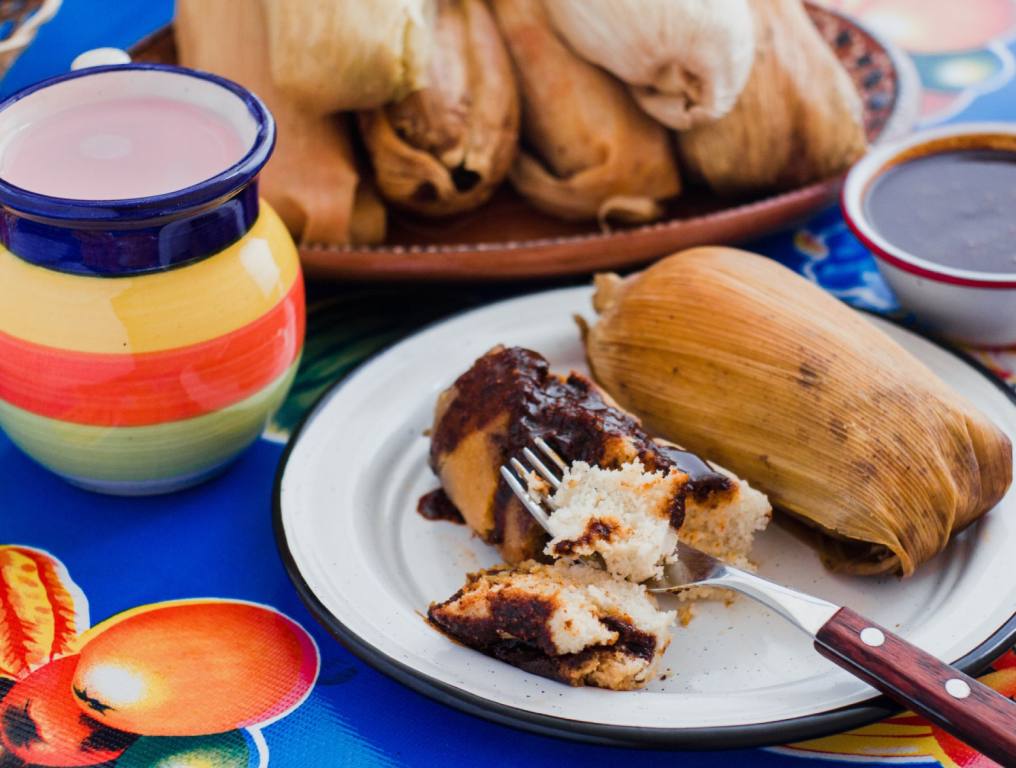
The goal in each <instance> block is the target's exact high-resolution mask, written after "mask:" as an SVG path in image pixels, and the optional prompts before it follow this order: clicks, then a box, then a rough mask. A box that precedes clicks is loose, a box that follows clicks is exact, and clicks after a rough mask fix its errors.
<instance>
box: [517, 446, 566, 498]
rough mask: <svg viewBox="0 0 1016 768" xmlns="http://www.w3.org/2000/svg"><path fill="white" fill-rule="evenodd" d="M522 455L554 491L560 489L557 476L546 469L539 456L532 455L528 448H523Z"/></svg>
mask: <svg viewBox="0 0 1016 768" xmlns="http://www.w3.org/2000/svg"><path fill="white" fill-rule="evenodd" d="M522 455H523V456H525V457H526V461H528V462H529V463H530V464H532V465H533V466H534V467H536V471H537V472H539V473H540V474H541V475H543V479H544V480H546V481H547V482H548V483H550V484H551V485H552V486H553V487H554V488H555V489H556V488H560V487H561V481H560V480H558V479H557V476H556V475H555V474H554V473H553V472H551V471H550V470H549V469H548V468H547V465H546V464H544V463H543V462H542V461H540V457H539V456H537V455H536V454H535V453H533V452H532V451H531V450H530V449H529V448H523V449H522ZM516 469H517V468H516Z"/></svg>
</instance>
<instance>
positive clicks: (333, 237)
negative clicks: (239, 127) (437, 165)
mask: <svg viewBox="0 0 1016 768" xmlns="http://www.w3.org/2000/svg"><path fill="white" fill-rule="evenodd" d="M265 23H266V22H265V17H264V13H263V12H262V9H261V6H260V4H259V3H248V2H246V0H216V2H214V3H204V2H200V0H178V2H177V4H176V22H175V30H176V41H177V48H178V50H179V56H180V63H181V64H184V65H186V66H189V67H195V68H197V69H204V70H208V71H210V72H215V73H217V74H220V75H224V76H225V77H228V78H231V79H232V80H235V81H237V82H238V83H240V84H241V85H244V86H246V87H247V88H250V89H251V90H252V91H254V92H255V93H256V94H257V95H258V96H260V97H261V98H262V99H263V100H264V102H265V104H267V106H268V108H269V109H270V110H271V112H272V114H273V115H274V117H275V123H276V129H277V133H276V135H277V139H276V144H275V153H274V155H273V156H272V159H271V160H270V161H269V162H268V165H266V166H265V169H264V171H262V173H261V177H260V185H261V186H260V188H261V194H262V195H263V196H264V197H265V199H266V200H268V202H269V203H270V204H271V206H272V207H273V208H275V210H276V211H278V213H279V215H280V216H281V217H282V220H283V221H285V222H286V226H287V227H289V229H290V231H292V232H293V234H294V235H295V236H296V237H297V238H299V239H302V240H303V241H305V242H326V243H349V242H352V243H358V244H362V243H374V242H380V241H381V240H383V239H384V233H385V211H384V207H383V206H382V205H381V203H380V201H379V200H378V198H377V195H376V194H375V193H374V191H373V189H372V188H371V187H370V186H369V185H368V184H365V183H364V181H363V180H362V179H361V178H360V174H359V173H358V172H357V168H356V165H355V162H354V156H353V149H352V146H351V144H350V137H349V125H348V121H347V120H346V119H345V118H343V117H341V116H331V115H316V114H312V113H308V112H307V111H306V110H304V109H303V108H302V107H300V106H298V105H297V104H295V103H294V102H293V100H292V99H291V98H289V97H287V96H286V95H284V94H283V93H281V92H280V91H279V89H278V88H276V87H275V85H274V84H273V83H272V79H271V77H270V75H269V73H268V64H267V62H266V61H265V57H264V49H265V45H266V39H267V31H266V27H265Z"/></svg>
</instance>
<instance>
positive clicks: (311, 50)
mask: <svg viewBox="0 0 1016 768" xmlns="http://www.w3.org/2000/svg"><path fill="white" fill-rule="evenodd" d="M216 2H218V0H216ZM259 2H260V3H263V4H264V10H265V13H266V16H267V21H268V37H267V46H261V47H258V48H256V49H255V50H254V51H253V52H252V54H256V55H259V56H264V55H265V51H267V52H268V58H269V61H270V62H271V74H272V79H273V80H274V81H275V84H276V85H277V86H278V87H279V89H280V90H281V91H282V92H283V93H285V94H286V95H287V96H288V97H290V98H291V99H293V100H294V101H296V102H297V103H298V104H300V105H301V106H302V107H304V108H305V109H309V110H311V111H313V112H317V113H319V114H327V113H329V112H339V111H350V110H357V109H372V108H374V107H379V106H381V105H382V104H385V103H386V102H388V101H391V100H392V99H400V98H402V97H403V96H405V95H407V94H409V93H412V92H413V91H415V90H417V89H419V88H421V87H422V86H423V85H424V83H425V70H426V66H427V60H428V58H429V56H430V52H431V39H430V30H429V26H428V16H429V13H430V10H431V8H430V0H369V1H368V2H364V0H259ZM215 4H216V3H215V2H213V3H206V5H208V6H213V5H215ZM255 4H257V3H255V2H248V3H244V4H243V8H244V12H249V11H250V10H251V6H253V5H255ZM220 29H221V28H220ZM220 29H216V31H220Z"/></svg>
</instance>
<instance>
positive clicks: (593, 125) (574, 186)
mask: <svg viewBox="0 0 1016 768" xmlns="http://www.w3.org/2000/svg"><path fill="white" fill-rule="evenodd" d="M491 5H492V7H493V8H494V13H495V16H496V17H497V21H498V25H499V26H500V28H501V33H502V35H503V36H504V39H505V42H506V43H507V45H508V50H509V52H510V54H511V56H512V60H513V62H514V65H515V72H516V76H517V78H518V84H519V93H520V95H521V97H522V133H523V142H524V146H525V147H526V149H527V151H520V152H519V155H518V157H517V159H516V161H515V165H514V166H513V167H512V170H511V173H510V174H509V178H510V179H511V182H512V184H513V185H514V186H515V188H516V189H517V190H518V191H519V192H520V193H521V194H522V195H523V196H525V197H526V198H528V199H529V201H530V202H532V203H533V204H534V205H536V206H537V207H539V208H541V209H543V210H545V211H548V212H549V213H552V214H554V215H556V216H560V217H562V218H566V219H592V218H599V219H600V220H601V221H603V220H606V219H616V220H620V221H650V220H652V219H655V218H657V217H658V216H659V215H660V214H661V213H662V207H661V205H660V201H661V200H664V199H666V198H668V197H672V196H674V195H676V194H677V193H678V192H679V191H680V189H681V182H680V178H679V176H678V171H677V163H676V160H675V158H674V153H673V148H672V146H671V143H670V137H669V136H668V134H667V131H666V130H665V129H664V128H663V126H661V125H660V124H659V123H657V122H656V121H654V120H653V119H652V118H650V117H649V116H648V115H646V114H645V113H644V112H642V110H641V109H639V107H638V106H637V105H636V104H635V101H634V100H633V99H632V97H631V95H630V94H629V93H628V91H627V89H626V88H625V87H624V86H623V85H622V84H621V83H620V82H619V81H617V80H616V79H615V78H613V77H612V76H611V75H609V74H607V73H606V72H604V71H603V70H601V69H599V68H598V67H596V66H594V65H592V64H590V63H589V62H587V61H585V60H583V59H582V58H580V57H579V56H577V55H576V54H575V53H574V52H573V51H572V50H571V49H570V48H569V47H568V46H567V45H565V43H564V42H563V41H561V40H560V39H559V38H558V37H557V35H556V34H555V32H554V31H553V29H552V28H551V27H550V22H549V20H548V19H547V16H546V13H545V12H544V10H543V6H542V4H541V2H540V0H493V1H492V3H491Z"/></svg>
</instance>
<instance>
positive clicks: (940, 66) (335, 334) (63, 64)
mask: <svg viewBox="0 0 1016 768" xmlns="http://www.w3.org/2000/svg"><path fill="white" fill-rule="evenodd" d="M212 1H214V0H212ZM254 1H255V0H251V2H254ZM839 5H842V6H844V7H845V8H846V9H847V10H853V11H855V12H857V13H862V14H867V15H869V16H870V20H871V21H872V22H873V23H881V24H883V25H885V27H886V30H887V31H889V32H891V33H892V34H895V35H897V36H898V37H899V38H900V42H901V43H904V44H906V45H908V46H909V47H910V49H911V50H912V51H914V58H915V61H916V63H917V64H918V69H919V71H920V73H921V77H922V80H923V82H924V84H925V87H926V93H925V115H926V119H927V121H928V122H938V121H941V120H947V119H958V118H959V117H962V118H963V119H1016V81H1013V80H1012V79H1011V77H1012V73H1013V70H1014V67H1013V52H1012V49H1011V47H1009V43H1008V40H1009V38H1010V36H1011V31H1012V30H1013V29H1016V11H1014V8H1013V6H1012V4H1011V3H1009V2H1008V0H1006V2H990V1H989V0H984V2H971V3H969V4H963V7H964V8H966V9H967V15H968V16H969V15H970V14H973V19H971V18H967V19H966V21H965V22H963V23H964V24H965V25H966V26H963V25H962V24H960V23H959V22H956V21H955V20H954V17H953V15H951V14H952V11H951V10H950V8H951V7H952V6H954V5H958V4H953V3H951V2H948V1H943V2H925V3H921V4H919V3H917V2H905V1H904V0H894V1H890V0H870V2H849V1H848V0H843V2H840V3H839ZM171 13H172V3H171V2H169V0H101V1H100V0H64V7H63V9H62V10H61V12H60V14H59V15H58V16H57V18H56V19H55V20H54V21H53V22H51V23H50V24H48V25H47V26H45V27H44V28H43V29H42V31H41V32H40V34H39V37H38V39H37V41H36V42H35V43H34V44H33V45H32V47H31V49H30V50H29V51H28V52H26V53H25V54H24V55H23V56H22V57H21V59H20V60H18V61H17V62H16V63H15V65H14V67H13V68H12V70H11V71H10V73H9V74H8V76H7V78H6V79H5V80H4V82H3V84H2V90H3V92H4V93H5V94H6V93H10V92H11V91H12V90H13V89H16V88H18V87H20V86H23V85H25V84H27V83H29V82H33V81H35V80H38V79H40V78H41V77H44V76H47V75H51V74H56V73H58V72H61V71H63V70H65V69H66V68H67V66H68V64H69V62H70V60H71V59H72V58H73V57H74V56H75V55H76V54H77V53H80V52H81V51H83V50H86V49H88V48H91V47H95V46H99V45H114V46H120V47H128V46H129V45H131V44H132V43H133V42H135V41H136V40H137V39H139V38H140V37H142V36H143V35H145V34H147V33H149V32H151V31H153V30H154V29H156V28H157V27H159V26H161V25H163V24H165V23H167V22H168V21H169V20H170V17H171ZM978 14H980V15H978ZM961 15H962V14H961ZM936 20H938V21H937V22H936ZM919 21H920V22H922V23H923V22H930V23H929V24H923V26H922V24H921V23H918V22H919ZM975 22H976V23H975ZM907 23H910V26H906V24H907ZM936 23H937V26H936ZM901 24H903V26H902V27H901V26H900V25H901ZM978 24H979V25H980V26H978ZM894 25H895V26H894ZM928 29H931V30H933V31H935V32H934V34H932V33H930V32H928ZM922 35H923V37H922ZM936 46H937V47H936ZM752 247H754V248H756V249H757V250H760V251H762V252H764V253H767V254H769V255H772V256H774V257H775V258H778V259H780V260H781V261H783V262H784V263H787V264H788V265H790V266H792V267H794V268H795V269H797V270H799V271H801V272H802V273H804V274H806V275H807V276H808V277H810V278H811V279H813V280H815V281H817V282H819V283H820V284H821V285H823V286H824V287H825V288H827V289H828V290H830V291H831V292H833V293H834V294H836V295H838V296H840V297H841V298H843V299H844V300H846V301H848V302H850V303H852V304H855V305H857V306H861V307H865V308H868V309H873V310H876V311H879V312H886V313H892V312H895V311H897V306H896V304H895V301H894V299H893V297H892V295H891V293H890V292H889V291H888V289H887V288H886V286H885V284H884V283H883V282H882V280H881V278H880V277H879V276H878V273H877V272H876V271H875V269H874V265H873V263H872V260H871V257H870V255H869V254H868V253H867V252H866V251H865V250H864V249H863V248H862V247H861V246H860V245H859V243H858V242H857V241H856V240H855V239H854V238H853V237H852V236H851V235H850V234H849V233H848V232H847V230H846V228H845V226H844V224H843V222H842V219H841V218H840V216H839V214H838V212H837V211H836V210H834V209H830V210H828V211H825V212H823V213H821V214H819V215H817V216H816V217H815V218H813V219H812V220H811V221H810V222H809V223H808V224H807V225H806V226H804V227H803V228H800V229H797V230H794V231H791V232H783V233H777V234H774V235H772V236H771V237H768V238H765V239H764V240H762V241H760V242H758V243H755V244H753V246H752ZM435 290H436V289H435ZM516 290H517V289H516ZM502 293H503V289H497V288H476V289H465V288H462V289H441V290H440V291H436V294H438V298H437V299H435V298H434V296H431V297H430V298H428V299H426V300H424V299H421V298H420V297H419V295H418V294H413V293H412V291H409V292H407V291H406V289H393V288H389V287H383V286H355V287H349V286H345V287H343V286H312V287H311V298H312V299H313V300H312V302H311V314H310V322H309V329H308V341H307V354H306V360H305V364H304V368H303V370H302V371H301V376H300V382H299V384H298V386H297V388H296V389H295V391H294V394H293V397H292V398H291V399H290V401H289V402H288V403H287V405H286V407H285V408H284V409H283V411H282V413H281V415H280V416H279V418H278V419H277V421H276V424H275V425H274V431H275V434H284V433H285V431H286V430H287V429H288V427H289V426H291V425H292V423H293V422H294V420H295V419H296V418H297V417H298V415H299V413H300V412H301V410H302V409H303V408H304V407H306V405H307V403H308V402H309V401H310V400H311V399H312V398H313V397H314V396H315V395H316V394H317V393H318V392H319V391H320V390H321V388H322V387H323V386H326V385H327V384H329V383H330V382H332V381H334V380H336V379H337V378H339V377H341V376H342V375H344V374H345V373H347V372H348V370H349V369H350V368H351V367H352V366H353V365H355V364H356V363H357V362H358V361H359V360H360V359H362V357H363V356H364V355H365V354H366V353H368V352H369V351H372V350H374V349H377V348H379V347H381V346H384V345H386V344H389V343H391V342H392V341H394V340H395V339H396V338H398V337H400V336H402V335H404V334H405V333H407V332H409V331H411V330H412V329H413V328H415V327H418V326H419V325H420V324H422V323H424V322H426V321H429V320H432V319H434V318H435V317H438V316H440V315H442V314H445V313H447V312H449V311H451V310H453V309H455V308H461V307H464V306H471V305H476V304H478V303H482V302H484V301H489V300H491V299H492V298H496V297H498V296H499V295H502ZM364 307H369V308H370V311H369V312H365V311H363V308H364ZM365 316H369V318H368V319H367V320H364V317H365ZM348 317H357V318H359V321H358V323H359V324H357V323H345V322H344V318H348ZM364 323H366V325H364ZM982 359H983V360H984V361H985V362H987V363H989V364H991V365H993V366H995V368H996V369H997V370H998V371H999V372H1000V373H1002V374H1004V373H1007V372H1008V371H1011V370H1012V363H1011V360H1012V358H1011V356H1008V355H1007V353H1004V352H999V353H998V354H996V355H993V356H984V357H983V358H982ZM1010 375H1011V374H1010ZM282 448H283V445H282V443H281V442H280V441H279V440H278V439H277V438H276V439H263V440H260V441H259V442H258V443H256V444H255V445H254V446H253V447H252V448H251V449H250V450H249V451H248V452H246V453H245V454H244V455H243V456H242V458H241V459H240V460H239V461H238V462H237V464H236V465H235V466H234V467H233V468H232V469H231V470H230V471H229V472H228V473H226V474H224V475H223V476H221V477H219V478H217V479H215V480H213V481H211V482H209V483H207V484H205V485H203V486H201V487H199V488H196V489H192V490H189V491H185V492H182V493H178V494H175V495H171V496H166V497H160V498H146V499H121V498H109V497H103V496H96V495H92V494H90V493H87V492H83V491H80V490H77V489H75V488H72V487H70V486H68V485H66V484H64V483H63V482H61V481H59V480H57V479H56V478H54V477H53V476H51V475H50V474H48V473H47V472H46V471H44V470H42V469H41V468H39V467H38V466H36V465H35V464H33V463H32V462H31V461H30V460H28V459H27V458H25V457H24V456H23V455H22V454H21V453H20V452H19V451H17V450H16V449H15V448H14V446H13V445H12V444H11V443H10V442H9V441H8V440H7V439H6V438H5V437H2V436H0V489H2V496H0V545H2V544H8V545H15V546H17V547H28V548H35V549H38V550H44V551H45V552H47V553H49V555H50V556H52V558H54V559H55V560H57V561H59V562H60V563H62V564H63V565H64V566H66V569H67V573H66V575H65V577H64V578H65V580H66V581H70V582H73V583H74V584H76V585H77V587H79V588H80V591H81V593H83V595H84V598H85V599H86V600H87V607H88V610H87V614H88V620H89V621H90V623H91V624H93V625H94V624H97V623H99V622H100V621H102V620H104V619H106V618H108V617H110V616H113V615H114V614H117V613H118V612H121V611H125V610H128V609H132V608H135V607H137V606H143V605H148V604H153V603H160V602H163V601H168V600H175V599H181V598H195V597H213V598H238V599H243V600H249V601H253V602H255V603H259V604H264V605H269V606H272V607H273V608H275V609H276V610H278V611H279V612H281V613H283V614H286V615H288V616H289V617H292V618H293V619H295V620H296V621H297V622H299V623H300V624H301V625H302V626H303V627H304V628H305V629H306V630H307V631H308V632H309V633H310V634H311V635H312V636H313V638H314V640H315V641H316V643H317V646H318V648H319V649H320V662H321V665H320V672H319V674H318V676H317V679H316V684H315V685H314V687H313V689H312V691H311V693H310V695H309V696H308V698H307V699H306V700H305V701H303V703H302V704H301V705H300V706H299V707H297V708H296V709H295V710H294V711H292V712H291V713H289V714H288V715H287V716H285V717H284V718H282V719H280V720H278V721H277V722H274V723H272V724H271V725H268V726H265V727H263V728H261V729H251V730H249V731H245V732H243V733H242V734H241V736H242V738H241V739H240V742H239V743H240V744H241V745H242V748H237V749H234V750H233V751H232V752H229V755H230V757H229V758H228V759H227V758H225V757H222V756H221V755H220V757H219V758H217V759H216V760H215V761H213V763H214V764H218V765H251V766H253V765H258V764H259V763H264V762H265V760H266V759H269V758H270V760H271V763H272V765H276V766H293V767H294V768H295V767H296V766H301V767H307V768H310V767H311V766H339V765H441V766H454V765H463V766H475V765H509V764H510V765H527V766H534V767H535V766H541V765H548V766H550V765H554V766H560V765H563V764H578V763H579V762H580V761H581V762H582V763H583V764H585V765H589V766H600V765H602V766H609V765H614V764H616V763H618V762H619V761H624V762H625V763H627V764H631V765H661V766H662V765H667V766H672V765H674V764H675V761H679V762H680V764H681V765H683V766H725V765H741V764H746V765H752V766H790V765H799V764H801V759H802V758H804V756H805V752H803V751H794V750H790V749H788V750H750V751H741V752H729V753H723V754H719V753H688V754H682V755H674V754H673V753H663V752H638V751H630V750H629V751H626V750H620V749H612V748H601V747H592V746H584V745H578V744H573V743H568V742H565V741H558V740H554V739H549V738H543V737H539V736H534V735H530V734H528V733H521V732H517V731H513V730H509V729H507V728H503V727H500V726H496V725H492V724H490V723H488V722H485V721H482V720H479V719H475V718H473V717H469V716H467V715H464V714H460V713H459V712H456V711H453V710H451V709H448V708H446V707H443V706H441V705H439V704H436V703H434V702H432V701H430V700H428V699H426V698H424V697H422V696H420V695H418V694H416V693H413V692H412V691H409V690H407V689H406V688H404V687H402V686H400V685H399V684H397V683H395V682H393V681H392V680H390V679H388V678H387V677H385V676H384V675H382V674H380V673H378V672H376V671H374V670H373V669H371V668H369V667H367V666H366V665H364V664H363V663H361V662H360V661H359V660H357V659H356V658H354V657H353V656H352V655H351V654H350V653H349V652H347V651H346V650H345V649H344V648H342V647H341V646H340V645H339V644H338V643H336V642H335V641H334V640H333V639H331V638H330V637H329V636H328V635H327V634H326V632H325V631H324V630H323V629H321V628H320V627H319V626H318V625H317V623H316V622H315V621H314V619H313V618H312V617H311V616H310V615H309V614H308V612H307V611H306V610H305V608H304V607H303V606H302V604H301V603H300V601H299V599H298V597H297V595H296V593H295V591H294V590H293V588H292V586H291V584H290V582H289V580H288V578H287V576H286V574H285V572H284V571H283V568H282V565H281V563H280V560H279V556H278V553H277V551H276V546H275V542H274V540H273V534H272V527H271V509H270V508H271V489H272V482H273V476H274V472H275V469H276V465H277V462H278V459H279V457H280V455H281V452H282ZM25 551H30V550H25ZM2 555H3V547H2V546H0V557H2ZM2 587H3V584H2V579H0V640H2V638H3V635H4V627H5V624H4V617H5V613H4V611H5V610H6V608H5V604H4V601H3V594H4V592H3V589H2ZM78 611H79V613H78V615H79V619H80V621H81V622H84V621H85V618H84V613H83V612H82V610H81V606H80V605H79V609H78ZM167 652H170V653H171V652H172V647H170V648H168V649H167ZM0 662H2V658H0ZM209 663H211V662H209ZM264 663H270V660H266V661H265V662H264ZM2 668H3V667H2V663H0V669H2ZM251 675H252V676H255V677H256V676H257V675H258V666H257V664H256V663H255V664H253V665H252V668H251ZM2 690H3V688H0V691H2ZM0 704H2V702H0ZM881 727H883V728H885V727H888V728H889V729H890V731H891V730H892V727H896V726H881ZM899 728H902V729H904V730H902V731H900V733H904V732H906V733H909V734H911V736H912V738H909V739H904V740H901V741H899V742H898V744H899V745H900V747H901V748H902V750H903V751H902V752H899V753H897V755H898V756H897V757H886V758H874V757H868V758H865V757H863V754H864V753H865V749H866V747H865V744H867V745H868V748H867V752H868V754H869V755H870V754H871V753H872V752H873V751H877V750H876V748H875V746H874V745H875V744H876V737H875V735H871V736H870V739H869V740H868V741H867V742H866V741H865V738H868V736H867V735H866V734H872V733H873V732H871V731H868V732H861V733H860V735H859V736H858V737H857V738H854V737H851V738H850V739H848V740H843V739H841V740H839V741H836V740H825V741H823V742H821V743H818V744H815V745H812V747H811V748H812V749H813V750H815V751H813V752H809V753H808V754H811V755H817V754H818V753H819V752H821V753H824V757H823V759H826V760H833V763H827V764H830V765H835V764H841V763H840V762H839V761H840V760H842V761H844V762H843V763H842V764H844V765H846V764H848V762H846V761H849V764H854V765H856V764H857V762H858V761H864V762H867V761H868V760H871V761H872V762H886V763H892V764H895V763H896V762H897V761H898V760H900V759H903V758H902V757H900V755H902V756H905V758H906V761H908V762H911V763H913V762H924V763H926V764H929V765H939V764H942V765H965V766H974V765H987V763H979V762H977V759H975V758H969V757H968V758H962V757H961V756H958V755H957V753H956V752H955V750H951V749H949V748H947V747H944V746H942V744H941V743H940V742H939V741H937V740H936V736H935V734H934V733H932V731H931V729H930V728H927V727H922V726H920V725H919V724H918V725H913V724H910V725H906V726H899ZM907 728H909V729H910V730H906V729H907ZM880 733H881V732H880ZM879 743H881V742H879ZM200 746H201V745H200V744H198V745H197V746H195V750H196V749H198V747H200ZM0 751H2V750H0ZM194 754H197V753H196V752H194V753H193V754H192V755H191V759H194ZM222 754H226V753H222ZM8 757H9V756H8ZM4 759H5V758H3V757H0V764H3V765H6V763H4V762H3V761H4ZM125 759H126V758H125ZM804 759H807V758H804ZM961 761H962V762H961ZM9 762H10V761H9ZM11 764H12V765H13V764H15V763H14V762H11ZM130 764H131V765H141V764H151V763H150V762H149V763H144V762H143V761H142V762H131V763H130ZM197 764H198V763H195V762H192V763H184V765H197Z"/></svg>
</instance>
